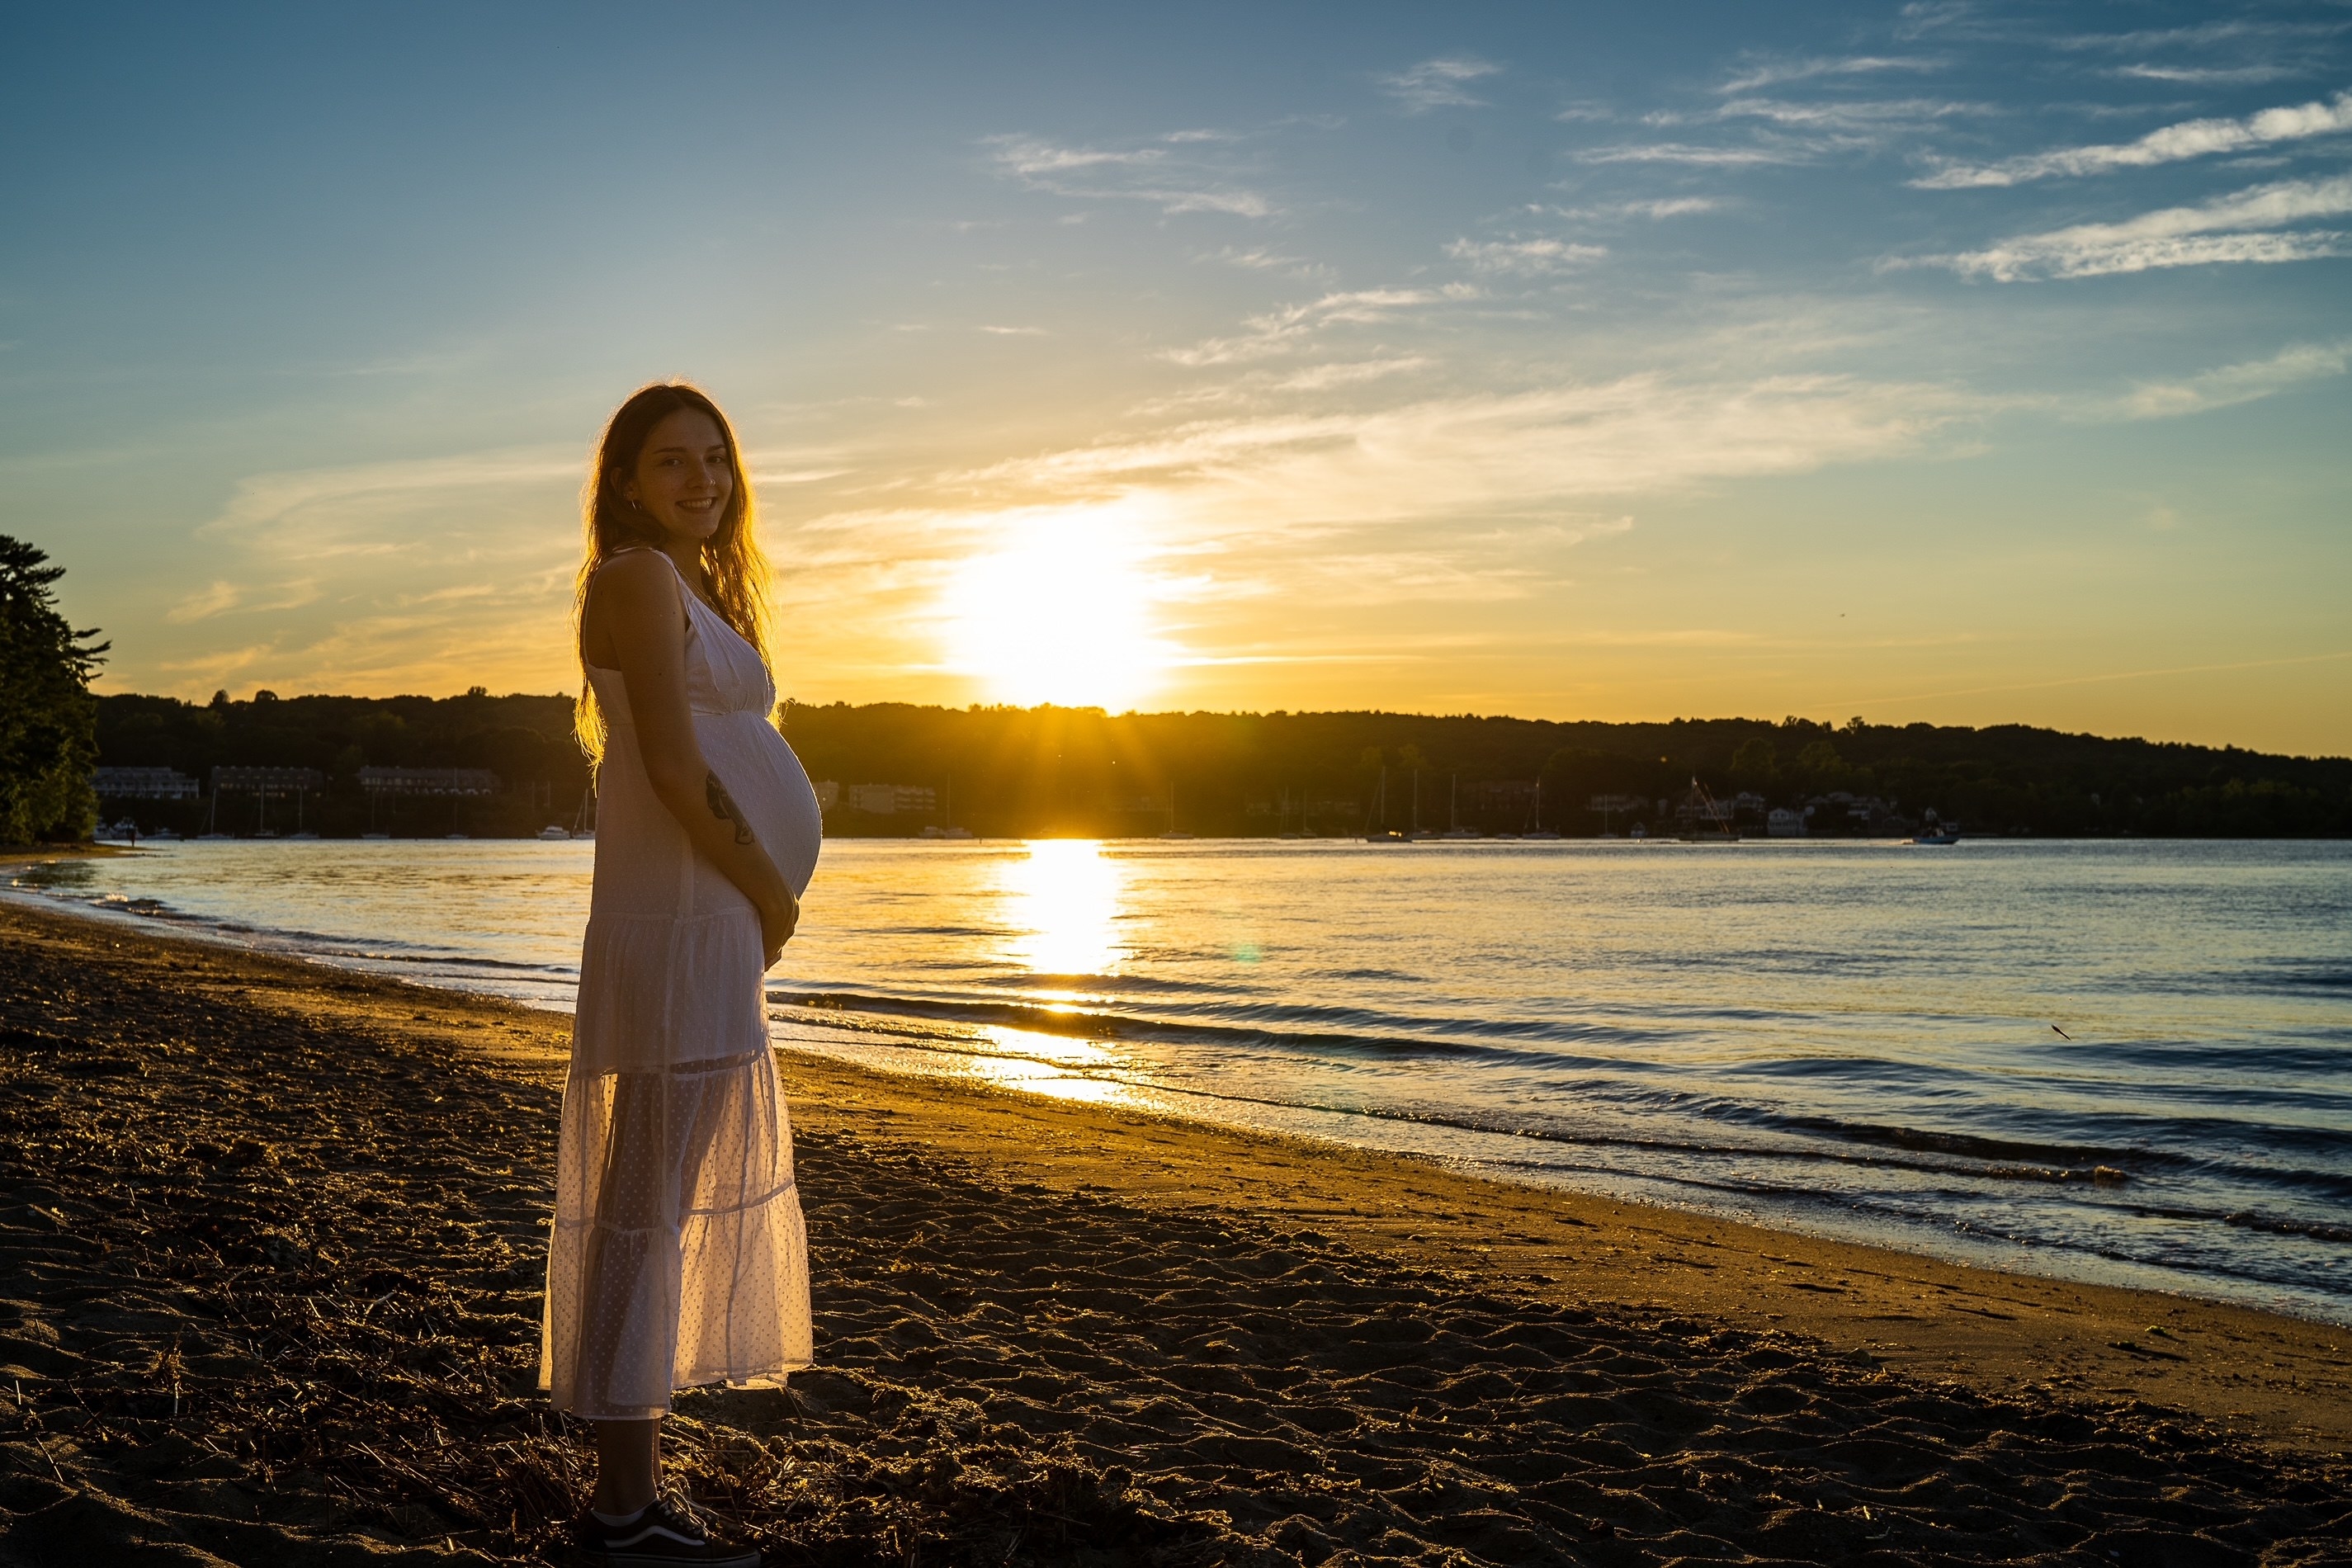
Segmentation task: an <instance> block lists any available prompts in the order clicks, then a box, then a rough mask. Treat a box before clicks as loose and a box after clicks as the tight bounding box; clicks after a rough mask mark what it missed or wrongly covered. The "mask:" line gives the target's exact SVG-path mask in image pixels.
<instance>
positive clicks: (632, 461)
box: [572, 381, 769, 761]
mask: <svg viewBox="0 0 2352 1568" xmlns="http://www.w3.org/2000/svg"><path fill="white" fill-rule="evenodd" d="M682 408H691V409H694V410H696V411H697V412H698V413H702V414H707V415H709V416H710V422H711V423H712V424H714V425H716V426H719V436H720V437H721V438H723V439H724V440H725V441H726V443H727V462H728V466H729V467H730V468H732V469H733V470H734V473H735V489H734V493H733V494H732V495H731V496H730V497H729V498H728V500H727V511H726V515H724V516H723V517H721V518H720V519H719V529H718V531H717V532H715V533H713V534H712V535H711V536H710V538H709V540H708V541H707V542H705V543H704V544H703V546H702V570H703V574H704V575H705V576H706V577H707V578H708V579H709V589H710V600H711V603H712V604H713V605H715V606H716V607H717V608H718V611H719V616H721V618H723V619H724V620H725V621H726V622H727V624H728V625H729V626H733V627H734V628H735V629H736V630H737V631H738V632H740V633H741V634H742V635H743V640H744V641H745V642H748V643H750V644H751V646H752V647H754V648H757V649H758V650H759V653H760V657H761V658H762V659H765V658H767V657H768V617H769V612H768V559H767V557H766V556H764V555H762V554H761V552H760V542H759V539H758V538H757V536H756V535H755V533H754V531H753V529H752V518H753V510H754V509H753V506H752V501H751V475H749V474H747V473H745V472H744V471H743V448H742V447H741V446H740V444H738V443H737V441H736V439H735V426H732V425H731V424H730V423H728V419H727V416H726V415H724V414H722V413H720V412H719V405H717V404H716V403H713V402H712V401H711V400H710V396H709V394H708V393H705V392H704V391H703V390H702V389H701V388H700V387H698V386H693V385H689V384H687V383H685V382H682V381H657V382H656V383H654V384H652V385H651V386H641V387H639V388H638V389H637V390H636V391H635V392H633V393H631V394H630V395H629V400H628V401H627V402H625V403H624V404H622V405H621V406H620V407H619V408H617V409H615V410H614V412H613V417H612V418H611V419H610V420H608V421H606V423H605V426H604V438H603V439H601V440H599V441H598V442H597V443H596V461H595V466H594V467H593V468H591V469H590V470H589V473H588V483H587V484H586V485H585V486H584V487H583V489H581V492H580V510H581V518H582V521H583V524H584V525H585V527H586V531H587V535H588V548H587V552H586V555H585V558H584V559H583V560H582V561H581V563H580V577H579V580H578V582H577V583H576V584H574V586H573V590H572V647H573V651H574V652H576V653H577V654H578V655H579V656H580V701H579V703H578V705H577V706H576V707H574V709H573V710H572V732H573V733H574V734H576V735H578V736H579V738H580V745H581V749H582V750H583V751H585V752H587V753H588V755H589V757H590V758H591V759H592V760H596V761H601V760H602V759H603V758H604V714H603V713H602V712H601V711H599V710H598V709H597V706H596V688H595V686H594V685H593V683H592V682H591V681H590V680H589V679H588V647H587V643H586V640H585V634H586V617H587V612H588V584H589V582H590V580H591V579H593V577H594V576H595V575H596V569H597V568H598V567H599V566H602V565H604V563H605V562H607V561H610V560H611V559H612V558H613V557H614V555H616V554H618V553H620V552H622V551H624V550H633V549H639V548H646V547H651V548H653V549H656V550H658V549H660V548H661V544H662V537H663V536H662V528H661V524H659V523H657V522H656V521H654V520H653V519H652V518H650V517H648V516H646V513H644V512H643V511H640V510H637V508H636V507H635V505H634V504H633V503H632V502H631V501H630V500H629V498H628V496H627V495H626V494H625V491H624V487H625V486H626V485H627V484H628V482H629V480H630V479H632V478H634V477H635V474H636V471H637V458H638V456H639V455H640V454H641V453H643V452H644V451H645V449H646V437H650V436H651V435H652V434H653V429H654V426H656V425H658V424H660V423H661V422H662V421H663V420H665V419H667V418H668V417H669V416H671V415H673V414H675V413H677V411H678V410H680V409H682Z"/></svg>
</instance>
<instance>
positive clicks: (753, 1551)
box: [580, 1500, 760, 1568]
mask: <svg viewBox="0 0 2352 1568" xmlns="http://www.w3.org/2000/svg"><path fill="white" fill-rule="evenodd" d="M580 1546H581V1550H582V1551H583V1552H586V1553H587V1554H588V1561H589V1562H591V1563H599V1564H604V1563H610V1564H612V1565H613V1568H640V1565H642V1568H662V1565H666V1564H672V1563H692V1564H693V1565H694V1568H760V1549H759V1548H758V1547H756V1546H714V1545H712V1544H711V1542H710V1538H709V1536H707V1535H705V1534H704V1533H703V1532H702V1526H700V1525H698V1524H697V1523H695V1522H694V1521H692V1520H690V1519H688V1518H687V1517H686V1515H685V1514H683V1513H681V1512H679V1511H678V1510H677V1509H675V1508H672V1507H671V1506H670V1505H669V1504H668V1503H667V1502H663V1501H661V1500H655V1501H653V1502H651V1503H648V1504H647V1505H646V1508H645V1510H644V1511H643V1512H641V1513H639V1514H637V1515H636V1516H635V1518H633V1519H630V1520H627V1521H625V1522H623V1523H620V1524H606V1523H605V1522H604V1521H603V1520H601V1519H598V1518H597V1517H596V1516H595V1515H594V1514H593V1513H583V1514H582V1515H581V1516H580Z"/></svg>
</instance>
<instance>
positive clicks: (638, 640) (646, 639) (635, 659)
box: [583, 551, 801, 963]
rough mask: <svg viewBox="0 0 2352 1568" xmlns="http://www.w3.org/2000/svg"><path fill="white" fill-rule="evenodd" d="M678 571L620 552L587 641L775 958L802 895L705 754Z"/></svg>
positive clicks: (600, 584)
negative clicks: (690, 686)
mask: <svg viewBox="0 0 2352 1568" xmlns="http://www.w3.org/2000/svg"><path fill="white" fill-rule="evenodd" d="M680 592H681V589H680V587H679V584H678V581H677V574H676V573H675V572H674V571H672V570H671V568H670V565H669V563H667V561H663V560H660V559H657V558H656V556H655V554H654V552H652V551H632V552H627V553H625V554H622V555H617V556H614V558H613V559H612V560H611V561H610V562H608V563H605V565H604V567H603V569H601V570H600V571H598V572H597V574H596V577H595V581H594V582H593V583H591V584H589V587H588V612H587V615H586V616H585V621H586V625H585V626H583V631H584V632H585V633H586V636H585V637H584V638H583V641H584V643H585V646H586V648H587V651H588V653H589V654H590V656H591V657H592V658H595V662H596V663H598V664H607V662H608V661H607V660H606V659H605V658H598V657H596V656H598V655H603V654H609V655H610V656H611V658H610V660H609V666H608V667H609V668H616V669H618V670H619V671H620V672H621V681H622V684H623V685H624V686H625V687H626V688H627V689H628V693H629V713H630V717H631V718H632V719H633V720H634V721H635V729H636V733H637V746H638V749H639V750H640V751H641V752H644V754H645V759H646V778H647V779H648V780H649V781H650V782H651V783H652V784H653V786H654V794H655V795H656V796H657V797H659V799H660V801H661V803H662V805H665V806H667V807H668V808H669V814H670V815H671V816H674V817H676V818H677V821H678V826H681V827H683V828H685V829H686V836H687V837H688V839H689V840H691V841H692V843H693V845H694V847H695V848H696V849H698V851H700V852H701V853H702V854H703V856H705V857H706V858H708V859H709V861H710V863H711V864H712V865H714V866H716V867H718V868H719V870H720V872H722V873H723V874H724V875H725V876H726V878H727V879H728V880H729V881H730V882H732V883H734V884H735V886H736V887H737V888H739V889H741V890H742V894H743V896H744V897H745V898H747V899H749V900H751V907H752V908H753V909H756V910H759V911H760V932H761V940H762V942H763V945H764V946H765V948H766V950H767V955H768V962H769V963H775V962H776V958H777V955H778V954H780V953H781V952H783V947H784V943H785V942H789V941H791V940H792V934H793V927H794V926H795V925H797V924H798V923H799V922H800V912H801V911H800V900H797V899H795V898H793V890H792V889H791V888H790V887H789V886H787V885H786V884H785V881H784V879H783V874H782V872H780V871H778V870H777V869H776V863H775V861H773V860H772V859H771V858H769V856H768V851H767V849H766V848H765V847H763V846H762V845H761V843H760V840H759V837H758V836H757V835H755V834H754V833H753V832H752V831H751V823H750V821H749V820H747V819H746V818H745V816H743V814H742V812H741V811H740V810H739V809H738V808H737V806H736V805H735V803H734V801H732V800H731V799H730V798H729V797H728V795H727V786H726V785H725V784H721V783H720V782H719V775H718V774H717V773H713V772H712V771H711V770H710V765H709V763H706V762H705V761H703V757H702V747H701V745H700V744H699V743H698V742H697V741H696V740H695V738H694V712H693V710H692V708H691V707H689V706H688V701H687V695H686V619H685V616H686V606H685V605H683V604H681V603H680V602H679V600H678V595H679V593H680Z"/></svg>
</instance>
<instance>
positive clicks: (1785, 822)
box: [1764, 805, 1805, 838]
mask: <svg viewBox="0 0 2352 1568" xmlns="http://www.w3.org/2000/svg"><path fill="white" fill-rule="evenodd" d="M1764 831H1765V833H1766V834H1767V835H1768V836H1769V837H1774V838H1802V837H1804V836H1805V814H1804V813H1803V812H1801V811H1792V810H1790V808H1789V807H1787V806H1785V805H1776V806H1774V807H1773V808H1772V811H1771V814H1770V815H1769V816H1766V817H1765V819H1764Z"/></svg>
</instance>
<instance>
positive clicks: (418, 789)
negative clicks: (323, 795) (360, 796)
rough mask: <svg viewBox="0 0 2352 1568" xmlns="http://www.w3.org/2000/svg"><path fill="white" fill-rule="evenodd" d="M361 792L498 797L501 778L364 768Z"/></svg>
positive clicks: (472, 772) (477, 771)
mask: <svg viewBox="0 0 2352 1568" xmlns="http://www.w3.org/2000/svg"><path fill="white" fill-rule="evenodd" d="M219 771H222V772H226V771H228V770H226V769H224V770H219ZM279 771H289V770H279ZM305 771H307V770H305ZM310 787H311V788H313V789H316V788H317V787H318V786H317V785H316V784H313V785H311V786H310ZM360 788H362V789H363V790H365V791H367V793H368V794H370V795H496V794H498V793H499V775H498V774H496V773H492V772H490V770H489V769H488V768H362V769H361V770H360Z"/></svg>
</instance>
